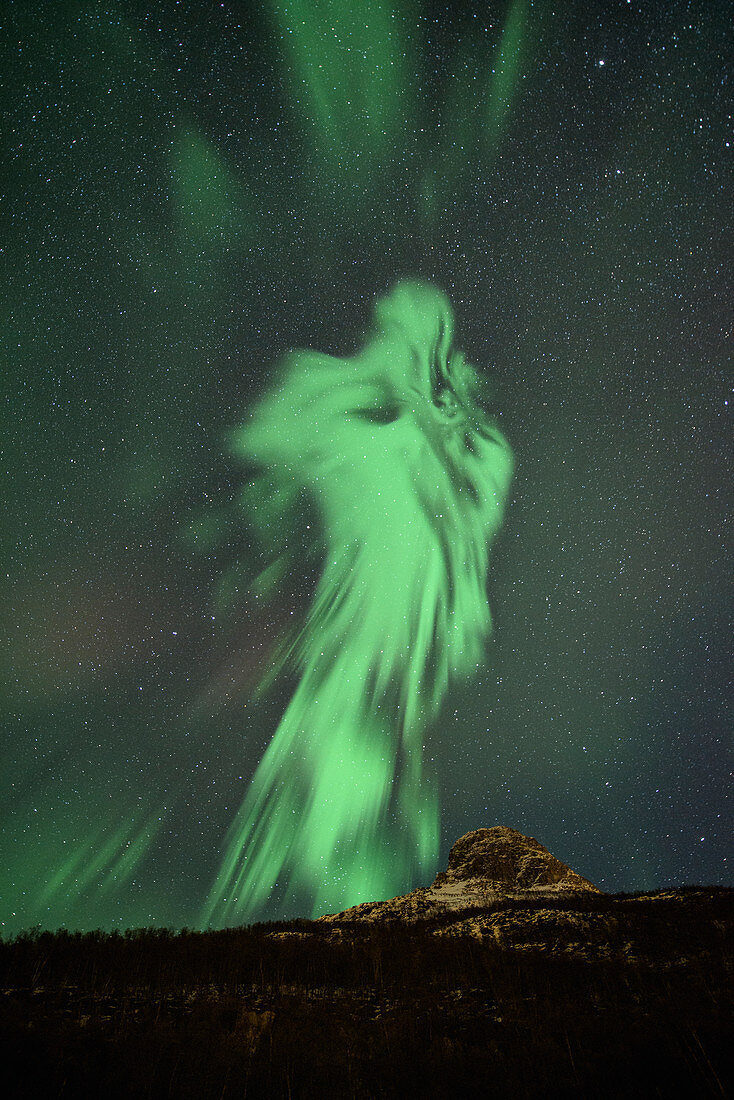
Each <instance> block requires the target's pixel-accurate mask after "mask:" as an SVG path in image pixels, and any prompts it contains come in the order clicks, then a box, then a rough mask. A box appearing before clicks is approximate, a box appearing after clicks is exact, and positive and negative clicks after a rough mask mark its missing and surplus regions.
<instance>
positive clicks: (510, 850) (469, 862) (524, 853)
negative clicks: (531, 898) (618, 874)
mask: <svg viewBox="0 0 734 1100" xmlns="http://www.w3.org/2000/svg"><path fill="white" fill-rule="evenodd" d="M469 880H474V881H476V880H480V881H481V883H482V885H483V886H484V888H485V889H489V890H497V891H498V892H500V893H503V892H511V893H514V892H515V891H517V890H533V889H535V890H538V889H543V888H551V889H552V888H554V887H555V888H557V889H558V888H560V889H569V890H593V891H596V892H598V890H597V887H596V886H594V885H593V884H592V883H590V882H589V881H588V880H587V879H585V878H582V876H581V875H579V874H577V873H576V871H572V870H571V869H570V867H567V866H566V865H565V863H561V861H560V860H559V859H556V857H555V856H554V855H551V853H550V852H549V851H548V849H547V848H544V847H543V845H542V844H539V843H538V841H537V840H536V839H535V838H534V837H531V836H524V835H523V834H522V833H520V832H518V831H517V829H510V828H508V826H506V825H495V826H494V827H493V828H491V829H475V830H474V831H473V832H471V833H466V835H465V836H462V837H459V839H458V840H457V841H456V843H455V844H454V846H453V848H452V849H451V851H450V852H449V865H448V869H447V870H446V871H441V872H440V873H439V874H438V875H437V876H436V879H435V881H434V883H433V887H432V889H436V888H440V887H442V886H449V885H456V886H458V885H459V884H460V883H464V882H467V883H468V881H469ZM477 885H478V883H477Z"/></svg>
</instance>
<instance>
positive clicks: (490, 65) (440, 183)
mask: <svg viewBox="0 0 734 1100" xmlns="http://www.w3.org/2000/svg"><path fill="white" fill-rule="evenodd" d="M528 7H529V5H528V0H512V3H511V5H510V8H509V11H508V13H507V17H506V19H505V22H504V26H503V28H502V34H501V36H500V39H499V42H498V43H497V45H496V46H495V47H494V49H493V50H492V51H491V52H490V51H489V50H488V47H487V44H486V43H485V42H484V41H482V40H479V39H477V38H472V37H469V36H466V39H465V40H462V42H461V43H460V45H459V46H458V48H457V51H456V53H455V55H454V58H453V59H452V62H451V65H450V67H449V71H448V72H447V73H446V76H445V79H444V80H443V81H442V90H441V92H440V93H439V102H438V104H437V105H436V107H435V108H434V110H435V111H437V114H438V119H439V124H438V125H436V124H435V122H434V124H433V125H432V126H431V127H429V129H428V132H429V133H430V135H431V136H430V142H431V147H430V149H427V150H426V153H425V155H424V157H423V158H422V160H423V163H424V166H425V167H424V171H423V172H422V175H421V176H420V178H419V180H418V186H419V193H420V213H421V216H422V218H423V221H424V223H425V224H426V226H428V227H435V226H436V225H437V224H438V223H439V221H440V219H441V218H442V217H443V216H444V214H445V213H446V211H448V210H449V209H450V208H452V207H455V206H456V204H457V203H458V204H460V203H461V202H462V201H465V200H462V193H463V188H464V181H465V180H466V178H467V175H468V176H473V175H474V174H475V173H476V171H477V170H479V171H481V172H486V171H487V169H488V168H489V167H490V166H491V164H492V162H493V160H494V158H495V157H496V155H497V153H498V151H499V149H500V146H501V143H502V139H503V137H504V135H505V131H506V128H507V122H508V119H509V114H510V109H511V107H512V104H513V102H514V100H515V98H516V95H517V90H518V87H519V84H520V78H521V75H522V62H523V58H524V56H525V53H526V45H527V39H528V34H527V32H528ZM432 114H433V111H432Z"/></svg>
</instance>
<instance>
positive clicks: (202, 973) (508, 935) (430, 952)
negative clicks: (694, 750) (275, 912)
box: [0, 888, 734, 1100]
mask: <svg viewBox="0 0 734 1100" xmlns="http://www.w3.org/2000/svg"><path fill="white" fill-rule="evenodd" d="M733 913H734V891H732V890H724V889H698V888H696V889H690V890H685V891H678V892H677V893H672V892H660V893H658V894H653V895H644V896H627V897H625V896H618V897H607V896H603V895H602V896H599V895H588V896H584V897H576V898H572V899H565V900H564V899H554V900H552V901H547V900H543V901H538V900H533V901H531V902H519V901H513V902H510V901H503V902H498V903H497V904H495V905H493V906H490V907H485V908H483V909H481V910H479V909H477V910H472V911H469V912H467V911H463V912H459V913H456V912H455V913H447V914H443V915H441V916H432V917H430V918H429V919H427V920H422V921H421V920H419V921H415V922H412V923H406V922H403V921H385V922H379V923H369V922H365V923H356V924H355V922H353V921H351V922H350V921H344V922H339V921H336V922H332V923H325V922H310V921H291V922H288V923H283V924H270V925H256V926H253V927H251V928H241V929H230V930H227V931H222V932H208V933H197V932H189V931H183V932H180V933H177V934H175V933H172V932H166V931H163V932H161V931H154V930H140V931H134V932H128V933H126V934H125V935H117V934H112V935H108V934H105V933H101V932H94V933H90V934H86V935H81V934H71V933H67V932H58V933H55V934H54V933H47V932H44V933H40V934H39V933H30V934H24V935H21V936H19V937H17V938H16V939H15V940H14V941H11V942H6V943H0V990H2V994H1V998H0V1067H1V1072H2V1078H3V1079H4V1082H6V1084H5V1085H4V1089H3V1093H4V1095H5V1096H7V1097H28V1098H31V1097H32V1098H34V1100H36V1098H39V1100H40V1098H43V1097H56V1096H64V1097H95V1098H97V1097H131V1096H135V1097H137V1096H146V1097H190V1098H192V1100H194V1098H196V1100H199V1098H208V1097H217V1098H219V1097H229V1096H247V1097H268V1098H271V1097H273V1098H277V1097H314V1098H316V1097H318V1098H320V1100H321V1098H323V1097H342V1096H343V1097H360V1098H361V1097H365V1098H367V1097H412V1096H429V1097H479V1096H481V1097H486V1096H491V1097H493V1098H494V1097H512V1098H513V1100H515V1098H523V1097H554V1096H558V1097H561V1096H564V1097H565V1096H577V1097H582V1096H583V1097H592V1096H593V1097H617V1096H629V1097H632V1096H634V1097H655V1096H659V1097H666V1098H667V1097H679V1096H690V1097H702V1096H704V1097H705V1096H718V1097H721V1096H725V1095H728V1093H729V1091H730V1089H731V1085H732V1078H733V1076H734V1073H733V1070H734V1066H733V1058H732V1047H733V1046H734V1044H732V1042H731V1038H732V1034H734V1030H733V1029H732V1022H733V1021H732V1016H733V1013H732V984H731V976H732V942H731V930H732V923H733V922H732V915H733Z"/></svg>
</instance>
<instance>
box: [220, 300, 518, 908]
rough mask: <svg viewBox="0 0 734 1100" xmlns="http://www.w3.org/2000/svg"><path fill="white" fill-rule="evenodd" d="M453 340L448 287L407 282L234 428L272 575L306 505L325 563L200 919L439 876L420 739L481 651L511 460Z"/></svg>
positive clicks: (395, 887)
mask: <svg viewBox="0 0 734 1100" xmlns="http://www.w3.org/2000/svg"><path fill="white" fill-rule="evenodd" d="M452 329H453V318H452V313H451V308H450V305H449V303H448V301H447V299H446V298H445V297H444V295H443V294H441V293H440V292H439V291H437V290H435V289H434V288H433V287H431V286H429V285H427V284H423V283H418V282H406V283H401V284H399V285H398V286H397V287H396V288H395V289H394V290H393V292H392V293H391V294H390V295H389V296H387V297H385V298H383V299H382V300H380V301H378V303H377V306H376V309H375V319H374V329H373V332H372V334H371V336H370V338H369V339H368V342H367V343H366V345H365V347H364V348H363V350H362V351H361V352H359V353H358V354H356V355H355V356H354V357H353V358H350V359H336V358H332V357H330V356H327V355H320V354H317V353H315V352H298V353H295V354H294V355H292V356H291V357H290V358H289V359H288V360H287V361H286V362H285V363H284V364H283V367H282V369H281V372H280V376H279V378H278V381H277V382H276V383H275V385H274V386H273V388H272V390H271V391H270V393H269V394H268V395H266V397H265V398H264V400H263V401H262V402H261V403H260V405H259V406H258V407H256V408H255V410H254V411H253V413H252V415H251V417H250V418H249V419H248V421H247V423H246V424H245V425H244V426H243V427H242V428H241V429H240V430H239V431H238V432H237V433H236V435H235V438H234V447H235V450H236V452H237V453H238V454H239V455H241V456H242V458H243V459H245V460H246V461H247V462H248V463H250V464H255V465H257V466H258V467H259V468H260V469H261V470H262V471H263V474H262V476H261V477H259V478H257V479H255V480H254V481H253V482H251V484H250V486H249V488H248V490H247V492H246V494H245V497H244V499H243V505H244V506H245V508H246V510H247V512H248V516H249V520H250V522H251V523H252V524H253V526H254V528H255V529H256V531H258V532H259V535H260V538H261V541H262V544H263V547H264V548H265V550H264V553H265V552H266V551H267V548H269V552H270V554H271V557H274V558H275V560H274V562H273V565H272V566H271V567H270V568H271V569H272V568H275V569H276V570H277V569H278V564H277V562H278V561H280V562H282V561H283V560H286V559H288V557H289V555H290V558H291V560H292V559H293V558H294V557H297V554H298V547H297V545H294V542H295V540H296V539H297V537H298V536H297V534H296V533H297V532H299V531H300V530H301V529H302V527H303V510H304V504H303V502H304V494H305V496H307V498H308V500H309V502H310V504H311V505H312V506H313V507H314V508H315V510H316V514H317V517H318V521H319V526H320V531H319V532H318V533H317V532H316V531H315V530H314V529H311V531H310V535H309V537H310V538H311V540H312V542H313V541H314V540H317V539H318V540H319V549H320V550H321V551H322V553H323V562H324V564H323V571H322V573H321V577H320V581H319V584H318V587H317V590H316V594H315V597H314V601H313V605H312V606H311V608H310V610H309V612H308V615H307V617H306V621H305V624H304V626H303V629H302V630H301V632H300V634H299V635H298V636H297V638H296V639H295V641H294V643H293V645H292V647H291V650H290V653H289V658H288V663H289V665H290V667H291V668H292V669H293V670H295V671H296V672H297V674H298V675H299V677H300V679H299V682H298V685H297V687H296V689H295V692H294V695H293V697H292V699H291V701H290V703H289V705H288V707H287V709H286V711H285V714H284V716H283V718H282V721H281V722H280V725H279V726H278V729H277V730H276V732H275V735H274V737H273V739H272V741H271V743H270V745H269V747H268V749H267V751H266V752H265V755H264V757H263V759H262V761H261V763H260V765H259V767H258V769H257V771H256V773H255V776H254V778H253V780H252V784H251V787H250V790H249V792H248V794H247V796H246V798H245V800H244V803H243V805H242V807H241V809H240V811H239V813H238V814H237V817H236V819H235V820H234V822H233V824H232V827H231V830H230V833H229V836H228V842H227V846H226V852H225V855H224V858H223V861H222V864H221V867H220V871H219V874H218V876H217V879H216V881H215V883H214V885H213V887H212V890H211V892H210V895H209V899H208V902H207V905H206V908H205V913H204V920H205V922H207V923H210V922H217V923H221V922H223V921H226V920H232V919H235V918H243V917H247V916H249V915H251V914H252V913H254V912H256V910H257V909H258V907H259V906H261V905H262V904H263V903H264V902H265V901H266V900H267V898H268V897H269V896H270V895H271V892H272V891H273V889H274V887H275V886H276V885H277V887H278V889H279V890H280V891H283V892H285V893H287V894H289V895H292V896H296V897H298V898H304V897H305V898H310V899H311V902H312V906H313V912H314V914H316V913H319V912H323V911H325V910H335V909H340V908H343V907H345V906H347V905H351V904H355V903H357V902H359V901H364V900H367V899H373V898H379V897H385V896H388V895H390V894H391V893H397V892H399V890H400V889H401V888H403V887H404V886H405V884H406V883H407V882H409V881H410V879H411V876H412V875H413V874H414V873H415V872H416V871H421V872H426V871H431V870H432V869H433V867H434V861H435V858H436V854H437V845H438V807H437V802H436V798H435V794H434V792H433V790H432V786H431V783H430V781H429V780H428V778H427V777H426V776H425V774H424V767H423V760H422V747H423V745H422V742H423V734H424V731H425V728H426V724H427V723H428V722H429V720H430V719H431V718H432V717H433V716H435V714H436V711H437V708H438V706H439V705H440V703H441V700H442V698H443V697H444V694H445V691H446V688H447V685H448V682H449V677H450V676H452V675H455V674H467V673H470V672H471V671H473V670H474V669H475V668H476V666H477V665H478V663H479V662H480V661H481V660H482V655H483V643H484V640H485V638H486V636H487V634H488V632H489V629H490V614H489V609H488V607H487V600H486V594H485V581H486V574H487V566H488V550H487V546H488V542H489V540H490V538H491V537H492V535H493V534H494V533H495V531H496V530H497V528H498V527H499V525H500V523H501V519H502V510H503V504H504V501H505V497H506V493H507V488H508V483H509V479H510V476H511V467H512V457H511V453H510V449H509V447H508V445H507V443H506V441H505V440H504V438H503V437H502V435H501V434H500V433H499V432H498V430H497V429H496V427H494V426H493V425H492V423H491V421H490V420H489V419H488V418H487V416H486V414H485V412H484V411H483V409H482V407H481V405H480V398H481V396H482V382H481V378H480V376H479V374H478V373H477V372H476V371H475V370H474V369H473V368H472V367H470V366H469V365H468V364H467V363H466V362H465V361H464V359H463V356H462V355H461V354H460V353H457V352H454V351H453V350H452ZM289 538H290V541H291V544H290V545H288V542H289ZM276 555H277V556H276ZM276 583H277V580H276ZM271 587H272V586H271V585H269V584H266V585H265V586H264V588H263V591H268V590H270V589H271Z"/></svg>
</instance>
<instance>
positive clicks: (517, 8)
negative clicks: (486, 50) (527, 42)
mask: <svg viewBox="0 0 734 1100" xmlns="http://www.w3.org/2000/svg"><path fill="white" fill-rule="evenodd" d="M527 16H528V0H513V2H512V4H511V6H510V10H509V12H508V14H507V19H506V20H505V26H504V29H503V31H502V38H501V40H500V44H499V46H498V47H497V52H496V55H495V58H494V64H493V68H492V74H491V79H490V82H489V97H488V103H487V113H486V120H487V124H486V131H485V140H486V145H487V147H488V152H489V153H490V154H492V155H493V154H494V153H495V152H496V148H497V146H498V145H499V142H500V140H501V138H502V135H503V132H504V128H505V123H506V119H507V115H508V112H509V110H510V107H511V105H512V100H513V98H514V96H515V92H516V90H517V84H518V77H519V73H520V66H521V60H522V49H523V42H524V38H525V28H526V25H527Z"/></svg>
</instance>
